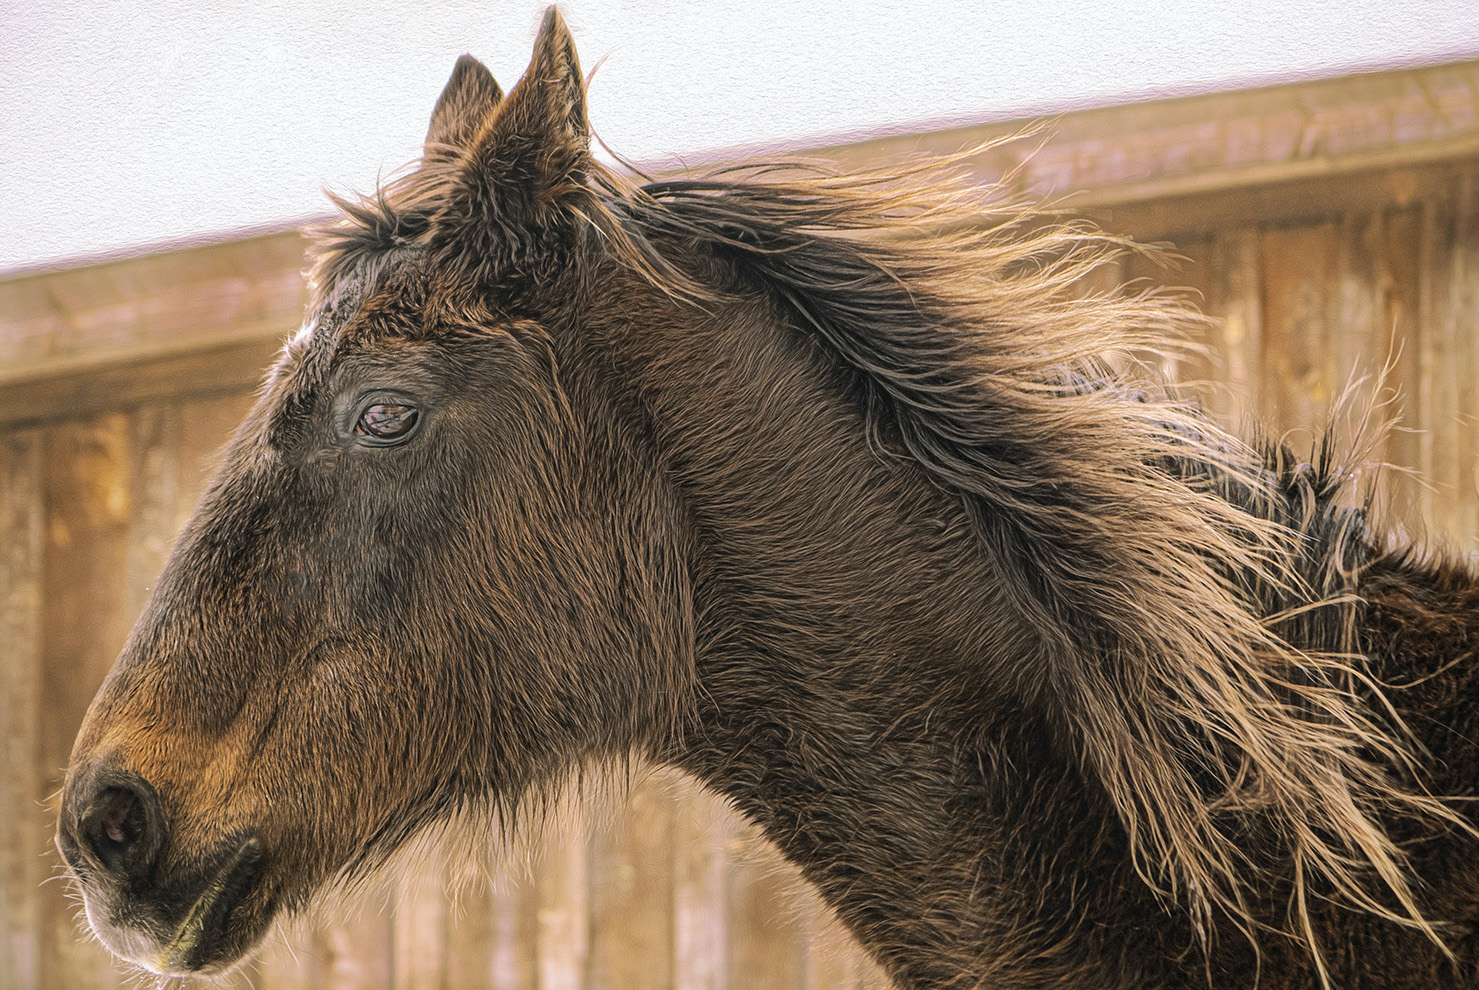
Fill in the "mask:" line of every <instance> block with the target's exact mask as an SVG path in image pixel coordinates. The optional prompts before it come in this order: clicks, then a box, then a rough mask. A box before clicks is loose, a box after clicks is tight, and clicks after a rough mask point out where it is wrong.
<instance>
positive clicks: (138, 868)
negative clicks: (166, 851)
mask: <svg viewBox="0 0 1479 990" xmlns="http://www.w3.org/2000/svg"><path fill="white" fill-rule="evenodd" d="M78 832H79V838H80V839H81V842H82V845H83V846H84V847H85V848H86V850H87V851H88V852H89V853H90V854H91V858H92V859H93V860H94V861H95V862H96V863H97V864H98V865H99V866H101V867H102V868H103V869H104V870H105V871H106V872H108V873H111V874H116V875H126V876H129V877H133V878H135V879H138V878H142V877H144V876H145V875H147V874H148V873H149V872H150V871H151V870H152V869H153V868H154V861H155V859H156V858H158V856H159V849H160V847H161V846H162V845H163V844H164V819H163V816H162V815H161V814H160V810H159V799H158V798H157V797H156V796H155V794H154V788H152V787H150V786H149V785H148V783H146V782H145V781H144V780H142V779H141V778H138V777H133V776H131V775H130V776H126V777H113V778H112V779H108V780H105V781H102V782H100V783H99V785H98V787H97V789H96V790H95V791H94V793H93V794H92V797H91V799H90V800H89V801H88V802H87V803H86V804H85V805H84V806H83V809H82V812H81V814H80V815H79V816H78Z"/></svg>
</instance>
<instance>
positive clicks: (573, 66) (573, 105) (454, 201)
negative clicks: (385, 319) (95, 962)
mask: <svg viewBox="0 0 1479 990" xmlns="http://www.w3.org/2000/svg"><path fill="white" fill-rule="evenodd" d="M454 80H455V73H454ZM449 85H451V84H449ZM444 99H445V97H444ZM590 163H591V153H590V125H589V124H588V123H587V122H586V109H585V82H584V80H583V78H582V76H581V72H580V62H579V60H578V59H577V57H576V54H575V41H574V39H573V38H571V36H570V29H569V28H568V27H566V26H565V20H564V18H562V17H561V16H560V12H559V10H557V9H556V8H554V7H550V8H549V9H548V10H547V11H546V12H545V15H544V21H543V22H542V23H541V24H540V28H539V37H538V38H537V39H536V40H535V42H534V56H533V58H532V59H531V60H530V62H529V68H528V71H526V72H525V73H524V76H523V78H521V79H520V80H519V81H518V83H517V84H516V85H515V86H514V88H513V89H512V90H511V91H510V92H509V94H508V97H507V98H506V99H504V100H503V102H502V103H501V104H499V106H498V108H497V110H496V111H495V112H494V113H493V116H492V118H491V119H489V120H487V121H486V122H485V123H484V124H483V126H482V127H481V128H480V129H479V130H478V131H477V132H476V134H475V135H474V137H473V140H472V144H471V145H470V146H469V147H467V148H466V149H465V150H464V152H463V154H462V156H461V159H460V162H459V165H458V167H457V169H456V171H455V172H454V174H452V175H449V176H447V177H446V179H445V180H444V181H445V182H446V185H445V186H444V188H443V191H442V196H441V197H440V199H441V206H440V209H439V210H438V213H437V216H436V218H435V220H434V221H433V229H432V238H431V240H432V244H433V245H434V246H435V247H436V248H437V249H439V253H442V254H443V256H444V257H448V256H452V257H455V258H457V259H458V260H461V261H463V262H464V263H469V264H471V265H472V266H475V267H478V268H481V269H484V270H487V269H500V268H504V267H507V266H509V265H517V264H518V263H520V262H524V263H526V264H527V263H529V262H532V261H535V260H537V259H535V258H532V257H529V254H530V252H531V251H533V250H535V249H536V245H549V244H550V243H552V238H551V236H550V235H551V234H555V233H557V232H558V230H559V228H560V225H561V224H562V223H563V222H565V221H567V220H568V218H569V217H570V216H571V212H570V211H569V210H568V209H567V207H568V206H569V205H570V204H571V201H572V200H574V199H576V198H578V197H580V196H583V195H585V194H586V186H585V180H586V176H587V174H588V171H589V168H590ZM531 235H532V236H531Z"/></svg>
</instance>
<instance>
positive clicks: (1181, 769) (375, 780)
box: [57, 11, 1479, 990]
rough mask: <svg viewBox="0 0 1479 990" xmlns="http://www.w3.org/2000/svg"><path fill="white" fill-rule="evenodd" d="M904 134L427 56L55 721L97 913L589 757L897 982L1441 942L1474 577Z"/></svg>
mask: <svg viewBox="0 0 1479 990" xmlns="http://www.w3.org/2000/svg"><path fill="white" fill-rule="evenodd" d="M947 172H948V169H946V170H942V169H940V168H936V167H921V168H919V169H915V170H913V171H911V172H909V173H908V174H902V175H893V176H886V175H865V176H853V177H836V176H831V175H828V174H825V173H823V172H820V171H794V170H793V171H789V172H788V171H778V170H776V169H766V170H754V171H752V172H750V173H728V174H724V175H720V176H718V177H715V178H711V179H708V180H704V181H669V182H657V183H650V184H648V185H645V186H641V187H637V186H635V185H631V184H628V183H626V182H624V181H621V180H618V179H617V178H616V177H615V176H614V175H613V174H612V173H611V172H610V171H608V170H607V169H605V168H604V167H602V166H601V165H599V164H598V163H596V162H595V161H593V159H592V157H591V155H590V151H589V132H588V128H587V124H586V113H585V94H584V89H583V84H582V80H581V74H580V70H579V67H578V65H577V62H576V57H575V51H574V46H573V44H572V42H571V39H570V36H569V34H568V33H567V31H566V29H565V27H564V25H563V23H562V22H561V20H560V18H559V16H558V14H556V13H555V12H553V11H551V12H550V14H549V15H547V17H546V19H545V22H544V25H543V27H542V29H541V32H540V35H539V39H538V41H537V42H536V47H535V52H534V58H533V62H532V65H531V67H530V69H529V71H528V73H527V74H526V75H525V76H524V78H523V79H522V80H521V81H520V83H519V84H518V86H517V87H515V88H514V89H513V90H512V91H511V92H510V93H509V94H508V95H507V97H505V96H504V95H503V94H502V93H501V91H500V90H499V88H498V86H497V84H496V83H495V82H494V81H493V79H492V77H491V76H490V75H489V74H488V73H487V71H486V70H485V69H484V68H483V67H482V66H481V65H480V64H478V63H477V62H475V61H473V60H472V59H470V58H467V57H464V58H463V59H462V60H461V61H459V62H458V64H457V67H456V69H455V71H454V72H453V75H452V78H451V81H450V82H449V83H448V85H447V88H446V90H445V92H444V93H443V95H442V97H441V99H440V101H439V102H438V104H437V107H436V109H435V112H434V114H433V117H432V121H431V127H430V130H429V132H428V135H427V140H426V149H425V154H424V156H423V159H422V161H421V163H420V165H419V167H418V168H417V169H416V170H415V171H414V172H412V173H410V174H408V175H407V176H406V177H404V178H402V179H400V180H398V181H396V182H394V183H392V184H390V185H389V186H387V187H386V188H384V189H382V190H380V191H379V193H378V194H377V195H376V196H375V197H373V198H371V199H367V200H364V201H360V202H354V203H347V202H346V203H342V204H341V205H342V207H343V209H344V213H345V215H344V217H343V219H342V221H341V222H340V223H339V224H338V225H337V226H336V227H335V228H333V229H332V230H330V231H329V232H328V233H326V234H325V235H324V236H323V237H322V238H321V241H320V244H319V247H318V249H317V261H316V265H315V269H314V299H313V303H312V306H311V309H310V313H309V317H308V320H307V322H306V324H305V327H304V330H303V331H302V332H301V333H299V334H298V335H297V336H296V337H295V338H294V339H293V340H292V341H291V342H290V343H288V344H287V346H286V347H285V349H284V351H283V353H282V356H281V358H280V359H279V360H278V362H277V364H276V366H275V367H274V368H273V370H272V372H271V375H270V377H269V379H268V381H267V383H266V385H265V386H264V389H263V392H262V395H261V398H260V400H259V401H258V403H257V405H256V407H255V409H254V410H253V411H252V413H251V414H250V415H249V416H248V417H247V419H246V421H245V422H244V423H243V424H242V425H241V427H240V429H239V430H238V431H237V433H236V435H235V437H234V438H233V439H232V441H231V443H230V446H229V448H228V450H227V452H226V454H225V457H224V461H223V464H222V466H221V468H220V471H219V473H218V475H217V476H216V478H215V480H214V482H213V483H212V484H211V486H210V488H209V489H208V490H207V492H206V494H205V495H204V497H203V499H202V501H201V504H200V506H199V509H198V510H197V512H196V514H195V517H194V519H193V520H192V521H191V523H190V524H189V526H188V527H187V528H186V530H185V532H184V534H183V535H182V537H181V539H180V542H179V544H178V546H177V547H176V548H175V551H174V554H173V556H172V557H171V558H170V561H169V564H168V566H167V567H166V569H165V572H164V574H163V576H162V577H161V578H160V580H159V582H158V584H157V587H156V588H155V590H154V594H153V598H152V599H151V601H150V603H149V605H148V608H147V609H146V610H145V612H144V614H143V616H142V617H141V618H140V620H139V622H138V625H137V627H136V628H135V630H134V632H133V635H132V637H131V638H130V640H129V642H128V644H127V646H126V647H125V650H124V652H123V655H122V657H121V658H120V659H119V660H118V662H117V664H116V666H115V667H114V668H113V671H112V673H111V674H110V675H109V677H108V680H107V682H106V683H105V684H104V685H103V687H102V689H101V691H100V693H99V694H98V696H97V699H96V700H95V702H94V703H93V706H92V708H91V710H90V712H89V713H88V716H87V719H86V722H85V724H84V725H83V727H82V730H81V733H80V735H79V737H78V740H77V743H76V748H75V750H74V753H73V757H72V764H71V768H70V772H69V774H68V778H67V783H66V788H65V792H64V799H63V808H62V814H61V820H60V824H59V828H58V835H57V843H58V845H59V847H60V849H61V851H62V854H63V855H64V857H65V858H66V860H67V862H68V864H70V866H71V868H72V870H73V872H74V874H75V878H76V882H77V885H78V887H79V888H80V890H81V892H82V895H83V897H84V899H85V904H86V909H87V915H88V919H89V921H90V922H91V924H92V927H93V930H94V932H95V933H96V934H97V936H98V937H99V938H100V939H101V940H102V941H103V943H104V944H106V945H107V946H108V947H109V948H111V949H112V950H113V951H114V952H116V953H117V954H119V955H120V956H123V957H125V958H127V959H130V960H133V961H134V962H136V963H138V964H140V965H142V966H145V967H147V968H149V969H151V970H153V971H155V972H159V973H168V974H186V973H212V972H219V971H221V970H223V969H225V968H227V967H230V966H231V965H232V964H233V963H235V962H236V961H237V960H239V959H241V958H243V957H244V955H245V954H247V953H249V952H250V951H251V950H252V949H253V947H254V946H255V945H256V944H257V943H258V942H259V941H260V940H261V939H262V937H263V933H264V932H265V931H266V929H267V927H268V925H269V924H270V923H271V922H272V921H273V919H275V918H277V917H278V916H279V915H282V914H285V913H291V912H293V911H295V910H296V909H300V908H302V906H303V905H304V904H305V903H306V902H307V901H308V900H309V899H310V898H311V896H312V895H313V894H314V893H315V891H318V890H320V889H322V888H323V887H325V886H326V885H330V884H333V883H334V882H336V881H340V880H343V879H345V878H352V877H356V876H361V875H363V874H365V873H366V872H368V871H371V870H373V869H375V868H376V867H377V866H378V865H380V864H381V863H383V862H384V861H385V860H386V858H387V857H388V856H389V855H390V854H391V853H392V852H393V851H394V850H396V849H397V847H399V846H402V845H403V844H404V843H406V841H407V840H408V839H410V838H411V837H413V836H415V835H417V834H418V833H420V832H421V831H422V830H424V829H426V828H428V827H431V826H433V825H435V824H437V823H439V822H445V821H447V820H449V819H451V818H453V817H455V816H460V815H471V816H478V815H488V816H496V815H505V816H511V815H517V814H518V813H519V811H520V810H521V809H522V808H525V807H526V806H528V805H529V804H530V803H531V802H537V801H538V800H539V799H540V798H541V797H543V796H546V795H547V794H549V793H550V791H551V789H552V788H554V787H556V786H557V785H558V783H559V782H560V781H562V780H563V779H565V778H566V777H568V775H569V774H570V773H572V772H573V771H574V770H576V769H578V768H583V767H590V766H593V765H600V764H609V763H614V762H617V763H619V762H620V761H623V760H626V759H630V758H633V757H637V758H641V759H645V760H653V761H658V762H663V763H667V764H672V765H676V766H678V767H681V768H683V769H685V770H687V771H689V772H690V773H692V774H694V775H695V776H696V777H698V778H699V779H701V780H703V781H704V782H706V783H707V785H708V786H710V787H711V788H713V789H714V790H715V791H717V792H719V793H721V794H723V795H726V796H728V797H729V798H730V799H731V800H732V801H733V802H734V804H735V805H736V806H737V807H738V808H740V809H741V810H742V811H743V812H744V813H745V814H746V815H748V816H749V817H750V818H751V819H753V820H754V821H755V822H757V823H759V825H760V826H761V827H762V828H763V829H764V831H765V833H766V834H767V835H768V836H769V837H770V838H771V839H773V840H774V841H775V842H776V843H777V844H778V845H779V847H780V848H781V849H782V850H784V852H785V853H786V855H787V856H789V857H790V858H791V859H792V860H794V861H795V862H796V863H797V864H798V865H799V866H800V868H801V869H802V871H803V872H804V874H805V875H806V876H807V877H808V879H809V880H810V881H811V882H812V883H814V884H815V885H816V886H817V887H818V888H819V890H820V891H821V893H822V895H823V896H824V897H825V898H826V899H827V901H828V902H829V903H830V904H831V905H832V907H833V908H834V909H835V910H836V911H837V913H838V915H839V916H840V917H841V918H842V919H843V920H844V922H845V923H846V924H847V925H848V926H849V927H850V928H851V930H852V931H853V932H854V933H855V934H856V935H857V937H858V938H859V939H860V940H861V942H862V943H863V945H864V946H866V947H867V948H868V949H869V951H871V952H872V953H873V955H874V956H875V957H876V958H877V959H878V960H879V962H880V963H881V964H882V965H883V966H884V967H885V968H886V969H887V970H888V972H889V973H890V974H891V975H892V977H893V978H894V979H895V980H897V981H898V983H899V984H900V985H901V986H905V987H911V988H922V987H977V986H993V987H1084V988H1094V990H1106V988H1130V987H1136V988H1143V987H1203V986H1208V985H1209V984H1210V985H1211V986H1215V987H1244V986H1248V985H1250V984H1252V983H1253V982H1254V980H1255V978H1261V985H1262V986H1265V987H1307V986H1311V985H1314V984H1316V983H1318V982H1319V981H1321V980H1324V981H1327V982H1328V983H1329V984H1332V985H1338V986H1343V987H1354V986H1362V987H1371V986H1381V987H1433V986H1438V985H1444V986H1460V985H1462V986H1479V971H1476V966H1479V937H1476V935H1475V932H1474V930H1473V928H1472V926H1473V925H1474V924H1475V923H1476V922H1479V841H1476V839H1475V833H1474V831H1473V828H1472V825H1471V822H1472V818H1471V817H1470V815H1471V809H1472V807H1473V806H1472V805H1471V804H1468V803H1465V802H1464V801H1462V800H1460V798H1461V797H1462V796H1464V795H1472V793H1473V791H1474V785H1475V783H1476V782H1479V716H1476V712H1479V706H1476V704H1475V700H1474V699H1476V698H1479V683H1476V680H1475V677H1476V671H1479V664H1476V662H1475V659H1474V650H1475V648H1476V644H1479V578H1476V575H1475V574H1474V573H1473V572H1472V571H1471V570H1469V569H1466V568H1465V567H1463V566H1460V565H1459V564H1457V563H1455V562H1452V561H1445V560H1440V559H1437V558H1436V557H1433V556H1427V555H1419V554H1417V553H1415V552H1412V551H1401V550H1393V549H1391V548H1390V546H1389V541H1388V538H1387V536H1386V535H1385V534H1384V532H1383V531H1382V530H1381V529H1380V528H1379V527H1378V526H1377V525H1376V524H1375V523H1374V522H1373V521H1372V520H1371V518H1370V514H1369V513H1368V512H1367V511H1365V510H1364V509H1363V508H1362V506H1361V503H1360V500H1359V498H1353V497H1352V492H1351V490H1350V489H1351V482H1350V481H1349V480H1348V474H1349V472H1348V471H1347V469H1346V468H1345V466H1344V464H1343V461H1342V459H1341V458H1339V457H1335V456H1333V455H1325V456H1321V457H1318V458H1316V459H1315V463H1314V464H1313V465H1309V464H1303V465H1300V464H1296V463H1294V461H1293V460H1291V459H1290V458H1289V457H1288V456H1287V455H1286V454H1285V453H1284V452H1283V451H1281V450H1279V449H1277V448H1273V447H1269V448H1266V449H1258V450H1255V449H1253V448H1250V447H1248V446H1246V445H1244V444H1240V443H1239V442H1237V441H1235V440H1234V439H1232V438H1231V437H1229V436H1227V435H1226V434H1224V433H1221V432H1219V431H1218V430H1217V429H1216V428H1215V427H1214V426H1212V425H1211V424H1210V423H1209V422H1208V421H1207V420H1206V419H1205V418H1204V417H1203V416H1202V415H1200V414H1199V413H1198V412H1197V411H1196V410H1195V409H1194V408H1192V407H1191V406H1190V405H1189V404H1187V403H1186V402H1184V401H1182V400H1181V399H1179V398H1178V394H1177V393H1176V392H1175V391H1173V390H1171V389H1170V388H1169V387H1167V386H1162V385H1159V384H1156V383H1155V382H1154V381H1152V380H1150V378H1151V377H1152V376H1150V375H1149V374H1148V373H1142V372H1139V371H1136V370H1134V366H1133V365H1130V370H1123V368H1124V366H1126V365H1128V364H1129V363H1128V362H1124V361H1119V360H1115V361H1113V362H1111V361H1110V360H1109V358H1108V357H1107V355H1110V354H1116V355H1123V354H1132V353H1135V352H1137V351H1139V350H1142V349H1144V348H1146V347H1149V346H1154V345H1155V344H1156V342H1157V341H1161V340H1163V339H1164V338H1165V336H1166V334H1168V333H1173V332H1175V331H1177V330H1178V329H1179V328H1180V327H1181V326H1182V325H1183V324H1185V323H1186V322H1187V321H1189V320H1194V319H1196V317H1195V316H1194V315H1193V314H1191V313H1189V312H1187V311H1185V310H1183V309H1181V308H1179V306H1178V305H1177V304H1176V303H1174V302H1172V301H1168V300H1166V299H1162V298H1157V297H1153V296H1141V297H1138V298H1125V297H1120V296H1108V295H1100V296H1092V297H1088V298H1084V297H1082V296H1081V295H1075V293H1074V288H1075V286H1076V285H1078V284H1081V281H1082V277H1083V276H1084V275H1086V274H1087V273H1088V272H1089V271H1091V270H1092V269H1094V268H1095V267H1096V266H1097V265H1099V264H1101V263H1102V262H1103V261H1105V260H1106V259H1107V258H1109V257H1111V256H1113V254H1114V252H1115V251H1116V250H1117V246H1116V245H1115V243H1114V242H1113V241H1112V240H1111V239H1109V238H1106V237H1103V236H1100V235H1096V234H1094V233H1091V232H1085V231H1082V230H1078V229H1065V228H1063V227H1061V226H1057V227H1054V226H1046V225H1044V224H1041V223H1039V222H1037V221H1035V220H1033V218H1031V217H1029V216H1025V215H1013V216H1003V215H1002V214H1000V213H997V214H996V219H995V220H993V221H991V222H989V223H988V222H983V220H982V216H981V213H980V204H981V199H980V196H979V195H977V196H976V197H974V198H972V197H971V196H969V195H967V192H968V190H967V188H966V187H965V186H964V185H963V184H961V183H960V182H958V181H955V180H953V179H951V178H949V176H948V175H947Z"/></svg>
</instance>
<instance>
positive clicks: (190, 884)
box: [56, 766, 271, 976]
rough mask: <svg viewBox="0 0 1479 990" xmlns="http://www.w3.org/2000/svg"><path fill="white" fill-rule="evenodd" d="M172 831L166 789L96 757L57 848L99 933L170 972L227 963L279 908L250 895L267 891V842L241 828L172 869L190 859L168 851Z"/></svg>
mask: <svg viewBox="0 0 1479 990" xmlns="http://www.w3.org/2000/svg"><path fill="white" fill-rule="evenodd" d="M169 841H170V835H169V828H168V824H167V822H166V818H165V815H164V812H163V810H162V808H161V806H160V802H159V797H158V794H157V793H156V792H155V790H154V788H153V787H152V786H151V785H150V784H149V783H148V781H146V780H144V779H143V778H142V777H139V776H138V775H137V774H132V773H128V772H124V771H119V770H116V769H112V768H109V767H106V766H94V767H92V768H89V769H88V770H86V771H84V772H83V773H81V774H77V775H76V776H75V777H74V779H72V780H69V781H68V785H67V789H66V793H65V794H64V796H63V799H62V813H61V818H60V821H59V822H58V825H57V838H56V842H57V848H58V849H59V850H60V851H61V854H62V858H63V859H65V860H66V862H67V865H68V867H69V868H70V869H71V872H72V875H73V877H74V878H75V880H76V882H77V886H78V889H79V890H80V891H81V893H82V899H83V905H84V907H85V909H86V912H87V921H88V924H89V925H90V926H91V927H92V930H93V933H94V934H95V935H96V936H97V938H98V940H99V941H100V942H102V943H103V945H104V946H105V947H107V949H108V950H109V951H110V952H112V953H113V954H114V955H117V956H119V957H121V958H123V959H126V960H128V961H130V962H132V963H135V964H137V965H140V966H143V967H144V968H146V969H148V970H150V971H151V972H154V973H158V974H161V975H164V976H187V975H191V974H199V973H213V972H220V971H223V970H225V969H226V968H229V967H230V966H231V965H232V964H233V963H235V962H236V961H237V960H238V959H239V958H240V957H241V956H242V955H243V954H244V953H245V951H246V949H247V948H248V947H249V946H250V945H251V944H252V943H253V942H255V941H256V933H257V931H259V930H260V929H262V928H263V927H265V919H266V918H267V917H268V916H269V915H270V914H271V912H270V911H262V910H256V911H254V910H252V906H251V904H250V903H249V902H250V901H252V900H254V898H253V895H254V894H259V893H260V892H259V891H258V889H257V888H258V887H259V882H260V880H261V878H262V868H263V864H264V860H265V848H264V846H263V843H262V841H261V839H260V838H258V837H257V836H256V835H254V834H250V833H247V834H239V835H236V836H233V837H232V838H230V839H229V840H228V841H226V842H224V843H221V844H220V845H219V846H217V848H215V849H214V850H212V851H211V852H210V853H209V854H208V855H206V856H204V857H203V858H202V859H201V860H200V862H198V863H197V864H194V865H191V866H183V867H182V866H179V865H174V866H171V867H170V868H168V869H165V868H163V867H162V864H163V863H164V862H165V861H166V859H170V860H178V859H182V857H166V856H165V853H166V851H167V850H168V849H169ZM256 899H260V898H256ZM253 915H256V916H260V918H261V920H258V921H255V922H254V921H253V920H252V916H253Z"/></svg>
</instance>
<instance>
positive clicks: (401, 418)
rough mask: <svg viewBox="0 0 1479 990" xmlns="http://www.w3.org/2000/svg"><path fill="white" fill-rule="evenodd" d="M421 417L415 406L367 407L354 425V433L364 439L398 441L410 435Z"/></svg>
mask: <svg viewBox="0 0 1479 990" xmlns="http://www.w3.org/2000/svg"><path fill="white" fill-rule="evenodd" d="M419 416H420V413H418V412H417V411H416V407H415V406H391V405H374V406H366V407H365V411H364V412H362V413H360V414H359V421H358V422H357V423H355V424H354V432H355V433H358V434H359V435H360V436H362V437H364V436H368V437H375V438H376V439H379V440H398V439H401V438H402V437H405V436H407V435H409V434H410V432H411V429H412V428H413V427H414V426H415V425H416V420H417V419H418V418H419Z"/></svg>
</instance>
